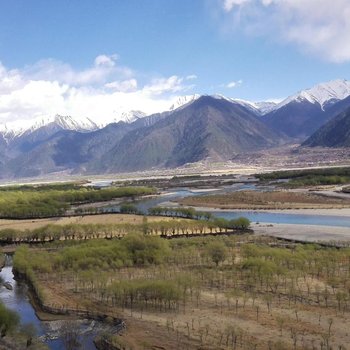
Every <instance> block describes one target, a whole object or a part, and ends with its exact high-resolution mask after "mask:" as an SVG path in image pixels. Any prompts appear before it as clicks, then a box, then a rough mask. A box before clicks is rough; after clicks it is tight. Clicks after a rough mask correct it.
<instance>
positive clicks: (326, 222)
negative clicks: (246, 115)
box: [103, 184, 350, 227]
mask: <svg viewBox="0 0 350 350" xmlns="http://www.w3.org/2000/svg"><path fill="white" fill-rule="evenodd" d="M273 188H274V187H273V186H256V185H255V184H234V185H230V186H224V187H221V188H218V189H210V190H200V189H190V188H176V189H171V190H167V191H164V192H163V193H162V194H161V195H159V196H156V197H152V198H147V199H143V200H139V201H135V202H134V204H135V205H136V206H137V208H138V210H139V211H140V212H141V213H143V214H147V211H148V209H149V208H152V207H155V206H165V207H176V206H178V204H177V203H176V202H175V200H178V199H181V198H185V197H188V196H202V195H208V194H220V193H229V192H234V191H243V190H256V191H263V190H264V191H266V190H271V189H273ZM103 209H104V210H105V211H106V212H108V211H118V210H119V206H118V205H112V206H106V207H104V208H103ZM203 210H205V211H208V212H211V213H212V214H213V215H215V216H218V217H222V218H225V219H235V218H237V217H239V216H244V217H246V218H248V219H249V220H250V221H251V222H259V223H271V224H294V225H318V226H336V227H350V217H347V216H338V215H337V216H332V215H316V214H309V213H308V214H303V213H302V210H300V214H299V213H298V214H296V213H288V212H287V211H286V212H284V213H280V212H278V213H274V212H268V211H264V210H260V211H259V210H246V211H244V210H222V211H220V210H217V209H213V208H205V209H203Z"/></svg>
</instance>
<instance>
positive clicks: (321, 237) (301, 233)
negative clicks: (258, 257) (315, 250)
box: [251, 223, 350, 242]
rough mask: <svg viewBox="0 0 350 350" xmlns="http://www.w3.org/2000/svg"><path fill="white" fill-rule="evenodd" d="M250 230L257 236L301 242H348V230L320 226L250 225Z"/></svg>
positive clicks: (349, 238)
mask: <svg viewBox="0 0 350 350" xmlns="http://www.w3.org/2000/svg"><path fill="white" fill-rule="evenodd" d="M251 228H252V229H253V230H254V232H255V233H256V234H258V235H269V236H274V237H282V238H288V239H295V240H301V241H309V242H318V241H349V242H350V228H348V227H335V226H320V225H293V224H269V223H261V224H255V223H253V224H251Z"/></svg>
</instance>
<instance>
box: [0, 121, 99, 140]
mask: <svg viewBox="0 0 350 350" xmlns="http://www.w3.org/2000/svg"><path fill="white" fill-rule="evenodd" d="M46 126H50V127H56V128H59V129H63V130H74V131H80V132H87V131H93V130H96V129H98V126H97V125H96V123H94V122H93V121H92V120H90V119H89V118H73V117H71V116H62V115H59V114H56V115H54V116H48V117H39V118H36V119H34V120H17V121H14V122H8V123H6V124H2V125H0V132H1V133H2V134H3V137H4V138H5V139H6V140H7V141H9V140H11V139H13V138H16V137H19V136H22V135H24V134H28V133H32V132H34V131H35V130H38V129H40V128H42V127H46Z"/></svg>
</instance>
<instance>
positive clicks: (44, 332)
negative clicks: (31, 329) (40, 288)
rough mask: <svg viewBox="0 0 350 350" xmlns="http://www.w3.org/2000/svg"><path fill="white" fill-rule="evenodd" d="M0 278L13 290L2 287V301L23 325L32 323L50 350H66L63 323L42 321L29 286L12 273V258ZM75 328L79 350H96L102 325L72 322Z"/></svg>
mask: <svg viewBox="0 0 350 350" xmlns="http://www.w3.org/2000/svg"><path fill="white" fill-rule="evenodd" d="M0 276H1V277H2V278H3V280H4V281H5V282H10V283H11V285H12V286H13V290H8V289H6V288H5V287H3V286H1V287H0V300H1V301H2V302H3V303H4V304H5V305H6V307H7V308H9V309H11V310H13V311H16V312H17V313H18V314H19V316H20V321H21V324H22V325H23V324H27V323H31V324H33V325H34V326H35V328H36V330H37V334H38V336H40V338H41V339H42V340H43V342H44V343H46V344H47V346H48V347H49V349H52V350H64V349H65V345H64V342H63V341H62V339H60V337H59V336H60V334H59V333H60V328H61V326H62V321H50V322H45V321H40V320H39V318H38V317H37V316H36V314H35V311H34V309H33V307H32V305H31V304H30V301H29V297H28V286H27V285H26V283H25V282H23V281H16V280H15V279H14V276H13V273H12V257H11V256H10V255H6V265H5V267H4V268H3V269H2V270H1V271H0ZM72 322H73V323H72V324H73V326H74V327H76V328H77V330H78V331H79V334H80V335H79V337H78V341H79V343H80V344H81V347H80V348H79V349H83V350H95V349H96V347H95V345H94V343H93V338H94V337H95V336H96V334H97V333H98V332H99V331H101V330H102V325H101V324H99V323H98V322H95V321H91V320H77V321H72Z"/></svg>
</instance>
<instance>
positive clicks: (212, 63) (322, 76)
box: [0, 0, 350, 122]
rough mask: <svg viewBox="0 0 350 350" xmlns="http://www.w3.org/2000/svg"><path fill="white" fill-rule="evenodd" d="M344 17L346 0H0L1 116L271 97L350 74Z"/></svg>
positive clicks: (349, 28) (349, 31) (349, 45)
mask: <svg viewBox="0 0 350 350" xmlns="http://www.w3.org/2000/svg"><path fill="white" fill-rule="evenodd" d="M346 10H350V5H349V2H348V1H347V0H332V1H329V0H322V1H321V0H302V1H301V0H100V1H97V0H80V1H79V0H60V1H57V0H33V1H28V0H11V1H2V2H1V3H0V62H1V66H0V121H2V122H5V121H7V120H9V119H11V118H14V119H21V118H22V119H29V118H32V117H36V116H39V115H42V114H45V113H48V114H49V113H54V111H55V108H56V109H57V113H65V112H66V113H68V112H69V113H77V114H81V115H82V114H84V113H87V111H89V110H91V106H89V107H88V108H87V109H85V110H79V108H78V104H79V101H84V98H85V99H87V98H91V99H92V100H93V101H94V103H95V104H96V103H102V104H103V103H105V104H110V103H111V102H110V101H111V100H112V99H113V100H118V98H119V99H120V100H124V98H125V100H128V99H129V100H130V101H136V100H137V99H138V98H139V100H140V102H139V103H135V106H136V108H138V109H141V108H142V107H143V106H144V105H145V107H144V109H146V110H147V111H151V110H152V108H153V109H157V108H163V107H164V106H165V105H166V103H167V102H168V101H170V100H171V99H173V98H174V97H175V96H177V95H188V94H193V93H199V94H203V93H208V94H212V93H221V94H224V95H227V96H230V97H235V98H243V99H248V100H264V99H277V98H283V97H286V96H288V95H290V94H293V93H295V92H296V91H297V90H300V89H303V88H306V87H311V86H313V85H314V84H316V83H318V82H323V81H328V80H332V79H337V78H349V68H350V64H349V62H350V40H349V39H350V25H348V23H347V22H348V21H347V18H346V17H343V16H344V14H346ZM98 57H99V58H98ZM96 58H98V59H97V60H96ZM230 83H231V84H230ZM228 86H231V87H230V88H229V87H228ZM42 89H43V90H42ZM42 91H44V95H45V98H44V97H43V96H41V95H40V94H41V93H42ZM50 91H51V92H50ZM26 94H27V95H26ZM13 95H15V96H16V98H15V99H13V98H12V97H13ZM38 95H39V96H38ZM56 95H57V96H56ZM107 95H108V96H109V97H110V98H108V96H107ZM77 96H78V97H79V98H80V100H77V101H76V100H74V98H75V99H76V98H77ZM33 99H37V100H38V101H39V102H38V103H37V105H36V104H35V103H34V102H33V101H32V100H33ZM45 99H46V100H47V99H48V100H50V104H49V105H48V104H46V103H45V101H44V100H45ZM41 100H43V101H41ZM146 100H147V101H146ZM16 101H17V102H18V104H19V106H15V102H16ZM40 101H41V102H40ZM152 101H156V102H157V103H155V104H154V106H153V107H152ZM40 103H41V105H40V106H38V104H40ZM113 103H115V105H113V106H109V111H107V109H106V110H105V113H107V114H108V113H112V112H111V111H112V110H113V111H114V112H115V110H116V109H118V106H119V105H118V102H115V101H114V102H113ZM131 104H132V103H131ZM129 105H130V104H128V105H125V106H123V107H122V108H125V109H126V108H128V107H129ZM39 107H40V108H39ZM11 108H12V109H11ZM96 113H97V112H96Z"/></svg>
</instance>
